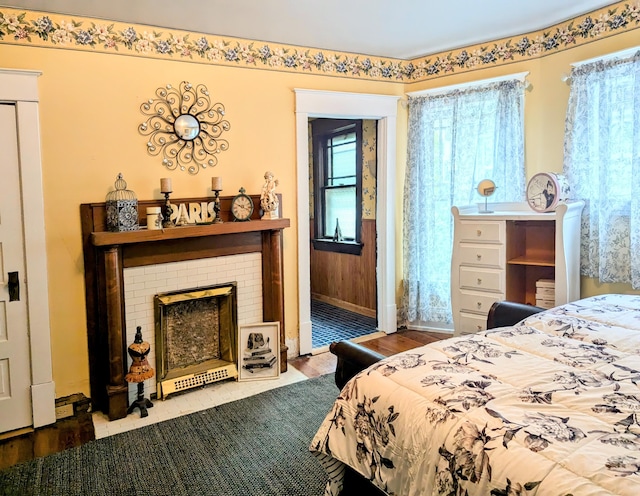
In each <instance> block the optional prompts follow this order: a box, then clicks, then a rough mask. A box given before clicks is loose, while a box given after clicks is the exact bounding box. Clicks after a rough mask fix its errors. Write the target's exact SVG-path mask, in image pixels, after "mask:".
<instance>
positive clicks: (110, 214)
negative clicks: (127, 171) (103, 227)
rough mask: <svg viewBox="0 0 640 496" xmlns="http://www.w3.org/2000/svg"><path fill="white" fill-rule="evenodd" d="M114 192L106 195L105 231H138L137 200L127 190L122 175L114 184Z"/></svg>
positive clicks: (119, 175)
mask: <svg viewBox="0 0 640 496" xmlns="http://www.w3.org/2000/svg"><path fill="white" fill-rule="evenodd" d="M114 186H115V188H116V189H115V190H114V191H110V192H109V193H107V199H106V209H107V230H108V231H136V230H137V229H138V198H136V194H135V193H134V192H133V191H131V190H128V189H127V183H126V181H125V180H124V179H123V178H122V173H120V174H118V178H117V179H116V182H115V183H114Z"/></svg>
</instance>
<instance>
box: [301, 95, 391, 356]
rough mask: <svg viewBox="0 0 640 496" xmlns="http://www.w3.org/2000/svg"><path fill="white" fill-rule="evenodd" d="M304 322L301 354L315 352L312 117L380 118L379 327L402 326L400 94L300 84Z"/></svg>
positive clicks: (378, 219)
mask: <svg viewBox="0 0 640 496" xmlns="http://www.w3.org/2000/svg"><path fill="white" fill-rule="evenodd" d="M294 92H295V98H296V151H297V153H296V161H297V181H298V195H297V203H298V208H297V229H298V323H299V344H300V355H306V354H309V353H311V350H312V344H311V267H310V233H309V118H310V117H323V118H331V119H374V120H377V122H378V138H377V150H378V151H377V160H378V163H377V171H376V177H377V187H376V191H377V198H376V244H377V257H376V272H377V274H376V275H377V277H376V280H377V315H378V319H377V320H378V330H380V331H384V332H385V333H387V334H390V333H392V332H395V331H396V330H397V308H396V299H395V281H396V278H395V258H396V257H395V231H396V229H395V207H396V201H395V200H396V124H397V112H398V101H399V100H400V97H399V96H391V95H373V94H367V93H344V92H337V91H320V90H307V89H299V88H295V89H294Z"/></svg>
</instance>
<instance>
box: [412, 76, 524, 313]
mask: <svg viewBox="0 0 640 496" xmlns="http://www.w3.org/2000/svg"><path fill="white" fill-rule="evenodd" d="M523 105H524V82H523V81H520V80H517V79H509V80H505V81H499V82H490V83H488V82H484V83H478V85H477V86H473V87H468V88H465V89H450V90H445V91H443V92H440V93H437V94H426V95H424V96H423V95H420V96H411V97H410V98H409V136H408V149H407V172H406V177H405V185H404V206H403V269H404V270H403V297H402V308H401V311H402V319H403V320H404V321H405V323H408V322H412V321H416V320H419V321H423V322H428V323H444V324H449V323H451V322H452V320H453V319H452V314H451V254H452V245H453V217H452V215H451V207H452V206H453V205H469V204H472V203H473V202H474V201H478V199H479V197H478V196H477V194H476V186H477V185H478V183H479V182H480V181H481V180H483V179H492V180H493V181H494V182H495V183H496V184H497V185H498V188H496V193H495V195H494V196H492V201H520V200H522V199H523V195H524V178H525V170H524V127H523Z"/></svg>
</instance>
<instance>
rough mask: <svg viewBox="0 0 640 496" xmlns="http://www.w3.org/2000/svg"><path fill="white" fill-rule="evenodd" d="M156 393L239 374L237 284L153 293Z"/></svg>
mask: <svg viewBox="0 0 640 496" xmlns="http://www.w3.org/2000/svg"><path fill="white" fill-rule="evenodd" d="M154 309H155V327H156V368H157V393H156V394H157V397H158V398H162V399H165V398H166V397H167V396H168V395H169V394H171V393H175V392H179V391H184V390H186V389H190V388H194V387H200V386H203V385H205V384H209V383H212V382H216V381H220V380H224V379H231V378H235V377H237V376H238V371H237V365H236V363H237V356H236V355H237V352H236V336H237V315H236V312H237V309H236V284H235V283H226V284H223V285H218V286H210V287H207V288H196V289H187V290H182V291H172V292H169V293H163V294H158V295H156V296H155V297H154Z"/></svg>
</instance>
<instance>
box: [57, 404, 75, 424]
mask: <svg viewBox="0 0 640 496" xmlns="http://www.w3.org/2000/svg"><path fill="white" fill-rule="evenodd" d="M67 417H73V403H69V404H68V405H61V406H57V407H56V420H60V419H63V418H67Z"/></svg>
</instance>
